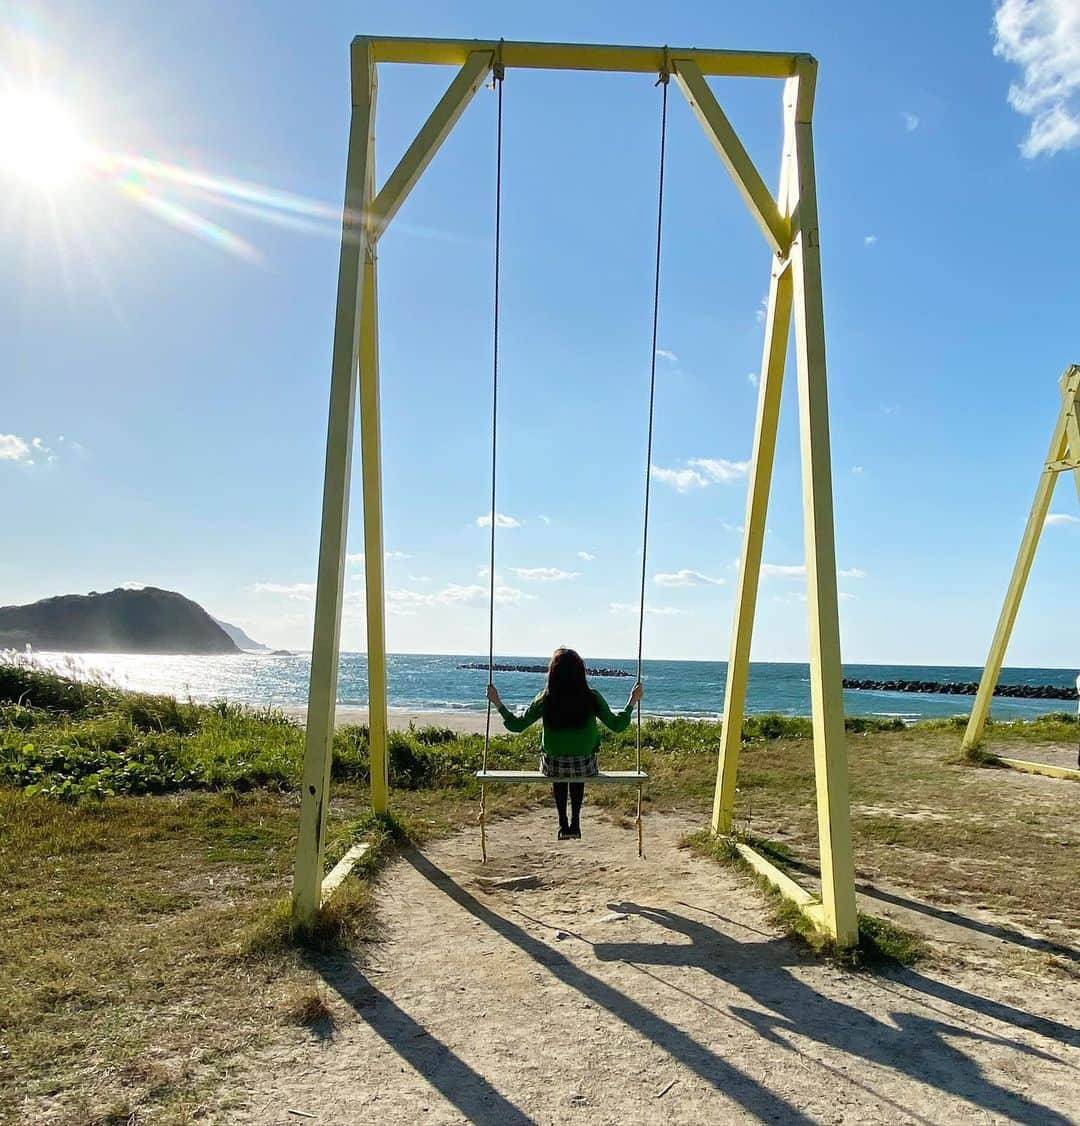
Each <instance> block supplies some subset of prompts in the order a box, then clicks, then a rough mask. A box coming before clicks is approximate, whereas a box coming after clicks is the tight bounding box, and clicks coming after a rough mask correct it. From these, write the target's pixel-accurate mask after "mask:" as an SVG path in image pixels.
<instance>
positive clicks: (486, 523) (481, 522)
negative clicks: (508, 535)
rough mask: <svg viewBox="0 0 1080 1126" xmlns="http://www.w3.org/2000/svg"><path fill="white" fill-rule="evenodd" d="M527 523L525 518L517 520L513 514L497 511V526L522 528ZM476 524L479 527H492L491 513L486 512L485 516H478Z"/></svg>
mask: <svg viewBox="0 0 1080 1126" xmlns="http://www.w3.org/2000/svg"><path fill="white" fill-rule="evenodd" d="M524 524H525V521H524V520H517V519H515V518H514V517H513V516H507V515H506V514H505V513H503V512H496V513H495V527H496V528H521V527H523V526H524ZM476 526H477V527H478V528H490V527H491V513H490V512H485V513H484V515H483V516H477V518H476Z"/></svg>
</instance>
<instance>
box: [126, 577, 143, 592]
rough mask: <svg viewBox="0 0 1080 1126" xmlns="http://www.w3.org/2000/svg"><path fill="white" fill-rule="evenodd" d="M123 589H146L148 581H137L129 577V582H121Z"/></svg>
mask: <svg viewBox="0 0 1080 1126" xmlns="http://www.w3.org/2000/svg"><path fill="white" fill-rule="evenodd" d="M120 589H121V590H146V583H137V582H135V580H134V579H128V580H127V582H124V583H121V584H120Z"/></svg>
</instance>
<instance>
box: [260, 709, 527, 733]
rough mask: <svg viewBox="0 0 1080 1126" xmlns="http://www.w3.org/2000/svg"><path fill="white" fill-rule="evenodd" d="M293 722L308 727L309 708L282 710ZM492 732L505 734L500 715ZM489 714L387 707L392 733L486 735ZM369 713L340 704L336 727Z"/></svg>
mask: <svg viewBox="0 0 1080 1126" xmlns="http://www.w3.org/2000/svg"><path fill="white" fill-rule="evenodd" d="M281 711H282V712H284V714H285V715H287V716H289V718H290V719H295V720H296V721H297V722H298V723H300V724H303V725H305V726H306V725H307V708H306V707H299V706H294V707H284V708H282V709H281ZM491 718H492V723H491V730H492V733H493V734H499V735H504V734H505V733H506V728H504V727H503V723H502V719H500V717H499V716H498V714H494V713H493V714H492V717H491ZM486 719H487V713H486V712H482V711H466V710H465V709H462V710H461V711H445V712H440V711H421V710H417V709H413V708H388V709H387V720H388V723H389V727H390V730H391V731H407V730H408V729H409V725H410V724H412V725H413V726H415V727H448V728H449V729H450V730H451V731H453V732H455V733H456V734H458V735H483V733H484V724H485V723H486ZM367 721H368V710H367V708H365V707H360V706H359V705H357V704H338V706H337V711H336V714H335V716H334V727H335V728H338V727H345V726H348V725H349V724H356V723H367Z"/></svg>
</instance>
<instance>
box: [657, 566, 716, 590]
mask: <svg viewBox="0 0 1080 1126" xmlns="http://www.w3.org/2000/svg"><path fill="white" fill-rule="evenodd" d="M653 582H654V583H656V584H657V585H658V586H723V584H724V580H723V579H713V578H710V577H709V576H708V575H703V574H702V573H701V572H700V571H691V570H690V569H689V568H688V567H684V568H683V569H682V570H681V571H661V572H659V573H658V574H656V575H653Z"/></svg>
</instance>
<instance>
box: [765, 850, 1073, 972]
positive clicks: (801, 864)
mask: <svg viewBox="0 0 1080 1126" xmlns="http://www.w3.org/2000/svg"><path fill="white" fill-rule="evenodd" d="M784 866H785V867H787V868H793V869H795V870H796V871H798V872H802V873H803V874H804V875H806V876H809V877H810V878H811V879H814V880H817V881H818V882H819V883H820V880H821V869H820V868H818V867H817V865H815V864H808V863H806V862H805V861H801V860H795V859H793V858H791V857H785V859H784ZM855 891H856V892H857V893H858V894H859V895H861V896H865V897H866V898H867V899H869V900H873V901H875V902H877V903H881V904H887V905H891V906H893V907H899V908H901V909H902V910H904V911H912V912H914V913H916V914H919V915H926V916H928V917H929V918H931V919H936V920H937V921H938V922H941V923H948V924H949V925H950V926H953V927H958V928H960V929H962V930H969V931H974V932H975V933H976V934H982V935H986V937H988V938H994V939H1000V940H1001V941H1002V942H1008V943H1010V944H1011V945H1013V946H1022V947H1024V948H1025V949H1027V950H1037V951H1038V952H1039V953H1040V954H1052V955H1053V956H1054V957H1056V958H1064V959H1066V960H1067V961H1070V962H1080V950H1077V949H1076V947H1075V946H1066V945H1065V944H1064V943H1061V942H1055V941H1053V939H1049V938H1040V937H1039V936H1038V935H1031V934H1025V933H1024V932H1023V931H1019V930H1017V929H1016V928H1015V927H1009V926H1005V925H1003V924H1001V923H988V922H984V921H983V920H981V919H973V918H972V917H971V916H970V915H962V914H960V912H959V911H951V910H949V909H948V908H945V907H935V906H934V904H932V903H927V902H925V900H922V899H912V898H910V897H909V896H906V895H901V894H900V893H899V892H898V891H895V890H892V889H890V890H886V889H884V888H880V887H878V886H877V885H876V884H872V883H870V881H869V880H860V881H858V882H856V884H855Z"/></svg>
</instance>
